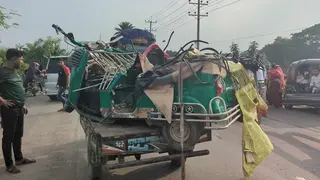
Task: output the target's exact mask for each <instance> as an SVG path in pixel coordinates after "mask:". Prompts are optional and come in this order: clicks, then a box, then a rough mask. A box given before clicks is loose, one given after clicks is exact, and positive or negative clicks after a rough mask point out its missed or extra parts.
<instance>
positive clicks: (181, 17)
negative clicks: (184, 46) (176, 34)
mask: <svg viewBox="0 0 320 180" xmlns="http://www.w3.org/2000/svg"><path fill="white" fill-rule="evenodd" d="M192 9H193V7H191V8H189V9H187V10H185V11H183V12H182V13H181V14H179V15H178V16H176V17H175V18H172V20H170V21H168V22H166V23H164V24H165V25H163V27H164V29H166V28H168V27H169V26H171V24H173V23H175V22H177V21H179V20H182V19H186V18H187V17H188V16H185V13H187V12H189V11H190V10H192ZM160 27H161V25H160Z"/></svg>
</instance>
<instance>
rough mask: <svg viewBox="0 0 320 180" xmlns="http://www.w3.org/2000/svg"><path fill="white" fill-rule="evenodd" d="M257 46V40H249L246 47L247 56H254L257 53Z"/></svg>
mask: <svg viewBox="0 0 320 180" xmlns="http://www.w3.org/2000/svg"><path fill="white" fill-rule="evenodd" d="M258 47H259V43H258V42H257V41H252V42H250V45H249V48H248V56H250V57H256V55H258Z"/></svg>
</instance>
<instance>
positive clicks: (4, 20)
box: [0, 6, 21, 30]
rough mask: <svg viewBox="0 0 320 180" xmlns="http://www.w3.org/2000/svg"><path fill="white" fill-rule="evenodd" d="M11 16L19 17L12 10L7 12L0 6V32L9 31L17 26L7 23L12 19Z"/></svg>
mask: <svg viewBox="0 0 320 180" xmlns="http://www.w3.org/2000/svg"><path fill="white" fill-rule="evenodd" d="M13 16H21V15H20V14H18V13H17V12H15V11H13V10H8V9H6V8H5V7H3V6H0V30H3V29H9V28H10V27H16V26H18V25H19V24H17V23H9V22H8V21H9V20H10V19H12V17H13Z"/></svg>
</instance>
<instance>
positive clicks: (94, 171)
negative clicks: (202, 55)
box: [87, 134, 105, 180]
mask: <svg viewBox="0 0 320 180" xmlns="http://www.w3.org/2000/svg"><path fill="white" fill-rule="evenodd" d="M94 142H95V138H94V135H93V134H89V136H88V144H87V153H88V163H89V170H90V172H89V178H90V180H102V179H103V178H105V177H103V169H102V168H103V166H102V162H101V161H102V159H101V158H99V152H98V151H97V149H96V148H94V147H93V146H92V143H94Z"/></svg>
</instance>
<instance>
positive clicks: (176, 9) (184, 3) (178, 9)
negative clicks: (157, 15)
mask: <svg viewBox="0 0 320 180" xmlns="http://www.w3.org/2000/svg"><path fill="white" fill-rule="evenodd" d="M187 3H188V2H185V3H183V4H182V5H181V6H179V7H178V8H177V9H175V10H174V11H172V12H171V13H170V14H168V15H166V16H165V17H163V18H161V19H163V20H164V19H166V18H167V17H169V16H171V15H172V14H174V13H176V12H177V11H178V10H180V9H181V8H182V7H183V6H185V5H187ZM158 20H159V19H158ZM159 21H160V22H161V20H159Z"/></svg>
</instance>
